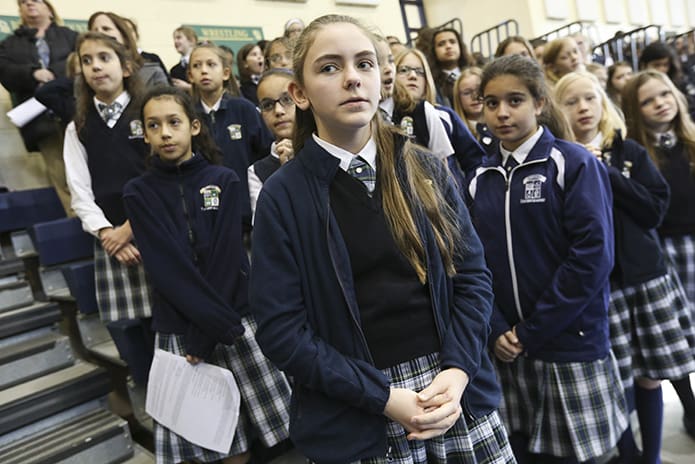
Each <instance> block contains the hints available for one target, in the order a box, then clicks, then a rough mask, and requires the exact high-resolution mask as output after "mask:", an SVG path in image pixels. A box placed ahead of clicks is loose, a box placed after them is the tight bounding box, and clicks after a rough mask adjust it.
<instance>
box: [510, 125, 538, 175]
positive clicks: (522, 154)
mask: <svg viewBox="0 0 695 464" xmlns="http://www.w3.org/2000/svg"><path fill="white" fill-rule="evenodd" d="M541 135H543V126H538V130H537V131H536V133H535V134H533V135H532V136H531V137H530V138H529V139H528V140H526V141H525V142H524V143H522V144H521V145H519V146H518V147H517V149H516V150H514V151H513V152H511V151H509V150H506V149H505V148H504V147H503V146H502V142H500V153H502V166H504V165H505V164H507V158H509V155H511V156H513V157H514V161H516V162H517V164H522V163H523V162H524V161H525V160H526V157H527V156H528V154H529V153H530V152H531V149H532V148H533V147H534V146H535V145H536V143H537V142H538V140H539V139H540V138H541Z"/></svg>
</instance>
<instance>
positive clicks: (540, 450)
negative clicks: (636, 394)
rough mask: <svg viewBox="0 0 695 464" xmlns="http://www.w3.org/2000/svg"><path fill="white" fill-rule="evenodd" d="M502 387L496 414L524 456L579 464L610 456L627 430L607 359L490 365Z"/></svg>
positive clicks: (522, 359)
mask: <svg viewBox="0 0 695 464" xmlns="http://www.w3.org/2000/svg"><path fill="white" fill-rule="evenodd" d="M495 366H496V368H497V372H498V375H499V378H500V384H501V385H502V391H503V393H504V395H503V401H502V406H501V407H500V414H501V416H502V419H503V421H504V423H505V425H506V426H507V429H508V430H509V432H510V433H516V432H520V433H522V434H523V435H525V436H526V437H528V439H529V448H528V451H529V452H531V453H535V454H549V455H552V456H557V457H574V458H576V459H577V460H578V461H580V462H584V461H586V460H589V459H592V458H597V457H599V456H602V455H604V454H606V453H607V452H608V451H610V450H611V449H612V448H613V447H614V446H615V444H616V443H617V442H618V439H619V438H620V436H621V435H622V433H623V431H624V430H625V429H626V428H627V424H628V412H627V407H626V404H625V396H624V394H623V389H622V388H621V384H620V378H619V373H618V367H617V364H616V362H615V358H614V357H613V355H612V354H611V355H609V356H607V357H606V358H604V359H601V360H597V361H589V362H569V363H555V362H546V361H541V360H538V359H532V358H529V357H526V356H520V357H518V358H517V359H516V360H515V361H514V362H512V363H503V362H501V361H499V360H498V359H495Z"/></svg>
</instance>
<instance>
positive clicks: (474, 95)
mask: <svg viewBox="0 0 695 464" xmlns="http://www.w3.org/2000/svg"><path fill="white" fill-rule="evenodd" d="M459 97H466V98H470V99H471V100H482V98H480V96H479V95H478V92H477V91H475V90H473V89H466V90H462V91H460V92H459Z"/></svg>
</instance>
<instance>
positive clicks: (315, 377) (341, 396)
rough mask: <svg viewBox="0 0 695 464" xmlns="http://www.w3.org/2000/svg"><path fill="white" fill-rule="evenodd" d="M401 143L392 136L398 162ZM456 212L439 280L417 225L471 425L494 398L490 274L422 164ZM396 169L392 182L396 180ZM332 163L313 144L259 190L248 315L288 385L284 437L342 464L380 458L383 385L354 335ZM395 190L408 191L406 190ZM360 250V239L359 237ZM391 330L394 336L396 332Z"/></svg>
mask: <svg viewBox="0 0 695 464" xmlns="http://www.w3.org/2000/svg"><path fill="white" fill-rule="evenodd" d="M404 140H405V139H404V138H403V137H401V136H397V147H398V150H399V151H398V153H400V149H401V148H402V146H403V143H404ZM422 156H423V162H426V163H427V164H428V165H429V167H430V169H431V170H432V173H433V174H432V176H433V181H434V182H437V183H438V185H441V186H442V190H443V193H444V195H445V199H446V201H447V202H448V204H449V205H451V207H452V208H453V210H454V212H455V213H456V219H457V221H458V223H459V226H460V227H459V228H460V231H461V240H462V246H461V249H460V250H458V253H457V254H456V258H455V266H456V270H457V273H456V275H455V276H453V277H449V276H447V274H446V272H445V269H444V265H443V263H442V260H441V256H440V254H439V250H438V248H437V246H436V243H435V239H434V233H433V230H432V228H431V225H430V224H429V222H428V221H427V220H426V219H425V215H424V213H423V212H422V211H421V210H420V209H417V210H416V211H415V218H416V222H417V226H418V229H419V231H420V236H421V237H422V238H423V242H424V245H425V248H426V261H427V285H428V286H429V290H430V295H431V299H432V306H433V312H434V316H435V322H436V326H437V330H438V335H439V339H440V341H441V350H440V357H441V363H442V367H443V368H449V367H458V368H461V369H463V370H464V371H465V372H467V373H468V375H469V376H470V379H471V380H470V383H469V385H468V387H467V388H466V390H465V392H464V395H463V399H462V407H463V409H464V412H465V414H466V415H467V417H469V418H470V417H471V416H475V417H480V416H481V415H483V414H487V413H489V412H491V411H492V410H494V409H495V408H496V407H497V406H498V403H499V398H500V392H499V387H498V385H497V382H496V379H495V375H494V373H493V370H492V364H491V362H490V359H489V358H488V355H487V351H486V343H487V335H488V332H489V316H490V311H491V299H492V293H491V282H490V273H489V271H488V269H487V267H486V266H485V261H484V258H483V250H482V245H481V243H480V240H479V239H478V237H477V235H476V233H475V231H474V229H473V226H472V224H471V222H470V218H469V216H468V212H467V210H466V207H465V205H464V204H463V202H462V199H461V197H460V195H459V194H458V193H457V191H456V187H455V185H454V184H453V181H452V180H451V179H450V178H449V177H448V174H447V172H446V168H445V166H444V164H443V163H441V162H440V161H437V160H435V159H434V158H432V157H430V156H429V155H422ZM402 162H403V161H402V160H400V161H399V167H398V168H397V172H398V174H399V176H401V177H402V176H403V175H404V174H403V172H404V170H403V166H402ZM338 169H340V167H339V161H338V159H337V158H335V157H333V156H332V155H331V154H329V153H328V152H326V151H325V150H324V149H323V148H321V147H319V146H318V144H317V143H316V142H315V141H314V140H313V139H311V138H310V139H308V140H307V142H306V145H305V146H304V147H303V148H302V149H301V150H300V151H299V153H298V154H297V157H296V158H295V159H294V160H293V161H290V162H289V163H287V164H286V165H284V166H283V168H282V169H280V170H278V171H277V172H276V173H275V174H273V175H272V176H271V177H270V178H269V179H268V181H267V182H266V183H265V184H264V185H263V190H262V191H261V194H260V197H259V199H258V206H257V209H256V216H255V222H254V240H253V252H252V256H253V266H252V272H251V280H250V287H249V288H250V302H251V311H252V313H253V314H254V315H255V317H256V320H257V322H258V330H257V332H256V339H257V340H258V343H259V345H260V346H261V349H262V350H263V352H264V353H265V355H266V356H267V357H268V358H269V359H271V360H272V361H273V362H274V363H275V364H276V365H277V366H278V367H279V368H280V369H282V370H283V371H285V372H287V374H288V375H291V376H292V377H293V378H294V380H295V388H294V391H293V394H292V402H291V408H290V437H291V438H292V441H293V442H294V443H295V445H296V446H297V448H298V449H299V450H301V452H302V453H304V454H305V455H306V456H308V457H309V458H311V459H312V460H314V461H316V462H321V463H344V462H350V461H354V460H357V459H361V458H366V457H370V456H378V455H381V456H384V455H385V454H386V451H387V450H386V418H385V417H384V415H383V411H384V407H385V406H386V402H387V400H388V397H389V393H390V392H389V381H388V379H387V378H386V376H385V375H384V374H383V373H382V372H381V371H380V370H379V369H377V368H375V367H374V365H373V363H372V361H371V354H370V352H369V350H368V346H367V343H366V340H365V337H364V334H363V333H362V330H361V327H360V322H359V321H360V312H359V308H358V307H357V299H356V297H355V289H354V282H353V280H352V271H351V268H350V256H349V255H348V251H347V248H346V245H345V242H344V240H343V238H342V236H341V233H340V228H339V226H338V224H337V221H336V218H335V216H334V215H333V213H332V212H331V205H330V196H329V187H330V184H331V182H332V180H333V178H334V176H335V174H336V172H337V170H338ZM401 185H408V184H407V182H406V181H405V180H402V184H401ZM367 239H368V238H367ZM394 330H398V328H397V327H394Z"/></svg>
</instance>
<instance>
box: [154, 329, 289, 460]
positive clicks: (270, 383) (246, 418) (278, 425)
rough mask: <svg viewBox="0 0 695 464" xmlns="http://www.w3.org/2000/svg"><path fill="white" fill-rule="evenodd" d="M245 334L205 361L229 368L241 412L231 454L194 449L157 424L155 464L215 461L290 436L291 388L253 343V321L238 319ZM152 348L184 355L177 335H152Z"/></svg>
mask: <svg viewBox="0 0 695 464" xmlns="http://www.w3.org/2000/svg"><path fill="white" fill-rule="evenodd" d="M241 321H242V324H243V325H244V329H245V331H244V334H243V335H242V336H241V337H239V338H238V339H237V340H236V341H235V342H234V345H220V344H218V345H217V346H216V347H215V350H214V352H213V354H212V356H211V357H210V359H209V360H206V362H208V363H210V364H214V365H216V366H220V367H224V368H226V369H229V370H230V371H231V372H232V374H234V379H235V380H236V383H237V386H238V387H239V392H240V393H241V407H240V410H239V423H238V425H237V429H236V432H235V434H234V439H233V440H232V446H231V449H230V450H229V453H218V452H216V451H212V450H209V449H206V448H203V447H201V446H198V445H195V444H193V443H191V442H190V441H188V440H186V439H185V438H183V437H181V436H180V435H177V434H176V433H174V432H172V431H171V430H170V429H168V428H166V427H164V426H163V425H161V424H159V423H157V421H155V424H154V441H155V451H156V455H157V464H173V463H178V462H181V461H186V460H192V459H195V460H197V461H200V462H212V461H218V460H220V459H223V458H225V457H228V456H235V455H238V454H242V453H245V452H246V451H248V450H249V447H250V445H251V442H252V441H253V440H254V439H256V438H258V439H260V441H261V442H262V443H263V444H264V445H265V446H267V447H270V446H273V445H276V444H278V443H280V442H281V441H283V440H285V439H287V438H288V437H289V428H288V427H289V420H290V419H289V403H290V386H289V384H288V382H287V379H286V377H285V375H284V374H282V373H281V372H280V371H279V370H278V369H277V368H276V367H275V366H273V365H272V364H271V363H270V361H268V359H267V358H266V357H265V356H263V353H262V352H261V349H260V347H259V346H258V344H257V343H256V339H255V333H256V322H255V320H254V319H253V317H252V316H245V317H243V318H242V320H241ZM155 343H156V346H157V347H158V348H160V349H163V350H166V351H169V352H170V353H174V354H178V355H181V356H184V355H185V354H186V351H185V348H184V339H183V336H181V335H172V334H162V333H157V335H156V341H155Z"/></svg>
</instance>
